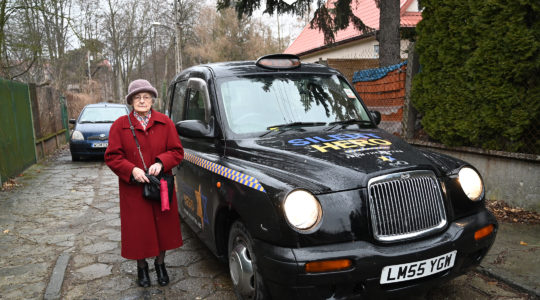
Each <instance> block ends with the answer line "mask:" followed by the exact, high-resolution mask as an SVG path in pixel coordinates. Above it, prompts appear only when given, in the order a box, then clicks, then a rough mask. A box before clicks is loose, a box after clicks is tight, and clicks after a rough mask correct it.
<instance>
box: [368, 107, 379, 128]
mask: <svg viewBox="0 0 540 300" xmlns="http://www.w3.org/2000/svg"><path fill="white" fill-rule="evenodd" d="M369 113H370V114H371V117H372V118H373V121H375V124H376V125H379V124H380V123H381V113H380V112H378V111H376V110H370V111H369Z"/></svg>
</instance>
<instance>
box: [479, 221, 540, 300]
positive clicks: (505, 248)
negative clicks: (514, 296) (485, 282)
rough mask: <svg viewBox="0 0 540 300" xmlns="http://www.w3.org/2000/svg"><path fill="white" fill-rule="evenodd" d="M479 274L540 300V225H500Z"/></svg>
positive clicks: (504, 223) (501, 223)
mask: <svg viewBox="0 0 540 300" xmlns="http://www.w3.org/2000/svg"><path fill="white" fill-rule="evenodd" d="M478 271H480V272H482V273H484V274H486V275H488V276H491V277H494V278H495V279H498V280H501V281H503V282H505V283H506V284H508V285H510V286H512V287H514V288H517V289H520V290H522V291H524V292H527V293H528V294H530V295H535V296H536V297H537V298H539V299H540V225H531V224H519V223H507V222H499V232H498V233H497V239H496V240H495V244H494V245H493V247H492V248H491V250H490V251H489V253H488V255H487V256H486V257H485V258H484V260H483V261H482V263H481V265H480V267H479V268H478Z"/></svg>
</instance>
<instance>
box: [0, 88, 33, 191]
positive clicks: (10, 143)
mask: <svg viewBox="0 0 540 300" xmlns="http://www.w3.org/2000/svg"><path fill="white" fill-rule="evenodd" d="M0 107H2V109H0V183H1V182H2V181H6V180H7V178H9V177H13V176H15V175H17V174H19V173H20V172H22V171H23V170H24V169H26V168H27V167H29V166H31V165H32V164H34V163H35V162H36V148H35V145H34V127H33V125H32V110H31V106H30V94H29V92H28V85H26V84H24V83H19V82H14V81H10V80H6V79H2V78H0Z"/></svg>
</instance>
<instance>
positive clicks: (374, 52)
mask: <svg viewBox="0 0 540 300" xmlns="http://www.w3.org/2000/svg"><path fill="white" fill-rule="evenodd" d="M373 55H374V57H375V58H378V57H379V45H373Z"/></svg>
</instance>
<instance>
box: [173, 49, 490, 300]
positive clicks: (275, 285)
mask: <svg viewBox="0 0 540 300" xmlns="http://www.w3.org/2000/svg"><path fill="white" fill-rule="evenodd" d="M168 94H169V96H168V99H167V101H166V108H165V110H166V111H167V113H168V115H169V116H170V118H171V119H172V120H173V121H174V122H175V124H176V129H177V131H178V134H179V135H180V138H181V140H182V143H183V146H184V151H185V155H184V160H183V161H182V163H181V164H180V165H179V166H178V167H176V168H175V169H174V174H175V179H176V180H175V184H176V187H177V193H178V195H177V196H178V199H179V201H178V203H179V204H178V205H179V211H180V215H181V217H182V218H183V220H184V221H185V223H186V224H188V225H189V226H190V227H191V228H192V229H193V230H194V232H195V233H196V234H197V235H198V236H199V237H200V239H201V240H202V241H203V242H204V243H205V244H206V245H207V246H208V247H209V249H210V250H211V251H212V252H213V253H214V254H215V255H216V256H218V257H219V258H220V259H222V260H223V261H224V262H226V263H228V265H229V270H230V276H231V280H232V283H233V286H234V290H235V293H236V295H237V296H238V298H239V299H356V298H358V299H361V298H362V299H371V298H374V297H379V298H385V297H387V296H395V295H401V294H403V293H406V292H411V291H418V290H426V288H427V287H429V286H432V285H434V284H439V283H441V282H444V281H447V280H449V279H451V278H453V277H455V276H457V275H460V274H463V273H464V272H466V271H467V270H469V269H470V268H474V267H475V266H476V265H478V264H479V263H480V261H481V260H482V258H483V257H484V256H485V255H486V253H487V252H488V250H489V249H490V247H491V245H492V244H493V242H494V240H495V235H496V232H497V227H498V224H497V221H496V219H495V218H494V216H493V215H492V214H491V213H490V212H489V211H488V210H487V209H486V208H485V203H484V195H485V192H484V186H483V182H482V179H481V176H480V175H479V173H478V171H477V170H476V169H475V168H474V167H473V166H471V165H470V164H468V163H466V162H464V161H461V160H458V159H455V158H452V157H450V156H446V155H443V154H438V153H433V152H429V151H425V150H419V149H416V148H414V147H412V146H410V145H409V144H407V143H406V142H404V141H403V140H401V139H400V138H398V137H396V136H394V135H391V134H389V133H387V132H385V131H384V130H382V129H380V128H378V127H377V125H378V124H379V123H380V118H381V115H380V113H378V112H376V111H369V110H368V109H367V108H366V106H365V105H364V103H363V102H362V100H361V99H360V97H359V96H358V95H357V93H356V92H355V90H354V88H353V87H352V86H351V84H350V83H349V82H347V80H346V79H345V78H344V77H343V76H342V75H341V74H340V73H339V72H338V71H336V70H334V69H331V68H328V67H326V66H323V65H320V64H309V63H302V62H301V61H300V59H299V58H298V57H296V56H293V55H283V54H274V55H268V56H264V57H261V58H260V59H258V60H257V61H246V62H226V63H215V64H206V65H200V66H195V67H191V68H189V69H186V70H184V71H183V72H181V73H180V74H178V75H177V76H176V77H175V78H174V80H173V81H172V82H171V84H170V86H169V93H168Z"/></svg>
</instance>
